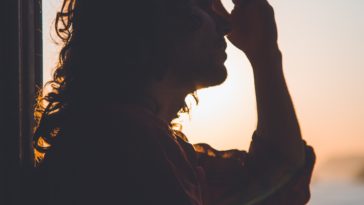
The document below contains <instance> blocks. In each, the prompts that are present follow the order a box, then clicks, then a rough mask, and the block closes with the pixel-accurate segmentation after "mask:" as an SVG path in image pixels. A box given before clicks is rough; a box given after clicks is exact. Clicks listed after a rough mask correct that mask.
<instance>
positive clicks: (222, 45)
mask: <svg viewBox="0 0 364 205" xmlns="http://www.w3.org/2000/svg"><path fill="white" fill-rule="evenodd" d="M217 46H218V47H219V48H222V49H224V50H226V48H227V44H226V41H225V39H221V40H219V41H218V43H217Z"/></svg>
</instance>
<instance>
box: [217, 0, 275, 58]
mask: <svg viewBox="0 0 364 205" xmlns="http://www.w3.org/2000/svg"><path fill="white" fill-rule="evenodd" d="M233 2H234V5H235V6H234V8H233V10H232V12H231V13H228V12H227V11H226V10H225V8H224V6H223V5H222V3H221V0H214V4H213V9H214V11H215V12H217V13H218V14H220V15H221V16H223V17H224V18H225V19H226V20H228V22H230V25H231V28H232V30H231V32H230V33H229V34H228V39H229V40H230V42H231V43H232V44H233V45H235V46H236V47H237V48H239V49H240V50H242V51H243V52H244V53H245V54H246V55H247V56H248V58H249V59H251V58H256V57H257V56H260V55H267V54H269V53H270V52H272V51H275V50H276V49H277V48H278V46H277V27H276V22H275V18H274V11H273V8H272V7H271V6H270V5H269V3H268V2H267V0H233Z"/></svg>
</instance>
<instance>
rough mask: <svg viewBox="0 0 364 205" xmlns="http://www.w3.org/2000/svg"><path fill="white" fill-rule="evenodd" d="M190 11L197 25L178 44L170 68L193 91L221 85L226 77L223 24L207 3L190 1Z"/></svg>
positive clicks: (225, 30) (224, 30) (227, 26)
mask: <svg viewBox="0 0 364 205" xmlns="http://www.w3.org/2000/svg"><path fill="white" fill-rule="evenodd" d="M193 12H194V15H195V18H196V19H197V21H198V23H197V24H198V26H197V27H196V29H195V30H194V31H193V32H191V33H190V34H189V35H188V36H187V37H186V40H185V41H183V42H180V43H178V45H177V49H176V55H175V56H176V57H175V61H174V69H175V71H176V73H177V76H179V78H180V80H181V81H185V82H190V83H193V84H194V88H195V89H199V88H205V87H209V86H215V85H219V84H221V83H223V82H224V81H225V79H226V77H227V71H226V67H225V65H224V62H225V60H226V57H227V55H226V53H225V49H226V42H225V39H224V35H226V34H227V32H228V31H229V25H228V24H227V22H226V21H225V20H224V19H222V17H220V16H218V15H217V14H216V13H215V12H214V11H213V10H212V1H211V0H194V4H193Z"/></svg>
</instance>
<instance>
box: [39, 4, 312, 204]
mask: <svg viewBox="0 0 364 205" xmlns="http://www.w3.org/2000/svg"><path fill="white" fill-rule="evenodd" d="M234 3H235V7H234V10H233V11H232V12H231V14H229V13H228V12H226V10H224V8H223V6H222V5H221V2H220V1H219V0H139V1H136V0H129V1H107V0H103V1H100V0H64V4H63V7H62V10H61V12H59V13H58V16H57V19H56V22H55V25H56V31H57V34H58V35H59V37H61V38H62V39H63V42H64V46H63V48H62V50H61V52H60V58H59V64H58V66H57V69H56V70H55V73H54V77H53V80H52V81H51V82H49V85H52V87H53V90H52V91H50V92H48V93H47V94H46V96H45V98H44V99H42V98H41V96H40V98H39V102H38V105H37V107H36V110H35V115H36V117H37V120H38V121H37V122H38V126H37V129H36V132H35V135H34V136H35V137H34V147H35V154H36V159H37V166H38V168H39V173H40V175H39V176H38V183H39V184H40V185H41V187H42V188H41V189H39V190H38V191H37V193H38V195H37V199H36V200H37V201H38V202H44V203H45V204H52V205H58V204H59V205H61V204H62V205H76V204H77V205H79V204H85V205H86V204H87V205H88V204H118V205H124V204H125V205H141V204H148V205H154V204H155V205H157V204H158V205H202V204H204V205H215V204H218V205H227V204H229V205H230V204H231V205H235V204H241V205H242V204H260V205H261V204H269V205H272V204H273V205H282V204H287V205H296V204H305V203H306V202H307V201H308V199H309V182H310V177H311V172H312V168H313V164H314V154H313V150H312V148H310V147H309V146H307V145H306V144H305V142H304V141H303V140H302V138H301V133H300V129H299V125H298V122H297V119H296V114H295V111H294V108H293V105H292V102H291V98H290V96H289V92H288V90H287V87H286V83H285V79H284V75H283V71H282V60H281V52H280V51H279V49H278V45H277V30H276V25H275V20H274V14H273V9H272V8H271V6H270V5H269V4H268V3H267V1H266V0H246V1H244V0H236V1H235V2H234ZM226 35H227V38H228V39H229V41H230V42H231V43H232V44H233V45H235V46H236V47H237V48H239V49H240V50H242V51H243V52H244V53H245V54H246V56H247V57H248V59H249V60H250V62H251V64H252V67H253V72H254V80H255V89H256V96H257V97H256V100H257V110H258V125H257V128H256V130H255V132H254V134H253V140H252V143H251V146H250V149H249V151H248V152H244V151H238V150H229V151H217V150H215V149H213V148H211V147H210V146H209V145H207V144H198V145H191V144H190V143H188V141H187V138H186V137H185V136H184V135H183V134H182V133H181V132H180V131H178V130H175V129H173V126H172V124H171V121H172V120H173V119H174V118H176V117H177V115H178V112H179V111H184V112H188V107H187V106H186V104H185V101H184V99H185V97H186V96H187V95H188V94H190V93H194V92H195V91H196V90H198V89H201V88H206V87H210V86H216V85H219V84H221V83H222V82H224V80H225V78H226V76H227V71H226V68H225V66H224V61H225V59H226V54H225V49H226V42H225V40H224V36H226ZM222 109H224V108H222ZM211 117H213V114H211ZM221 126H224V121H223V120H222V123H221ZM221 137H224V136H221Z"/></svg>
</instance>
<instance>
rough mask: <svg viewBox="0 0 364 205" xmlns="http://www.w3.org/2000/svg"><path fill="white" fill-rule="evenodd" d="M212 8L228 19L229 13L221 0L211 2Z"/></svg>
mask: <svg viewBox="0 0 364 205" xmlns="http://www.w3.org/2000/svg"><path fill="white" fill-rule="evenodd" d="M212 8H213V10H214V11H215V12H216V13H217V14H219V15H220V16H222V17H223V18H225V19H227V20H228V19H230V13H229V12H228V11H227V10H226V8H225V7H224V5H223V4H222V3H221V0H214V1H213V3H212Z"/></svg>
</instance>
